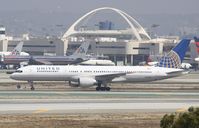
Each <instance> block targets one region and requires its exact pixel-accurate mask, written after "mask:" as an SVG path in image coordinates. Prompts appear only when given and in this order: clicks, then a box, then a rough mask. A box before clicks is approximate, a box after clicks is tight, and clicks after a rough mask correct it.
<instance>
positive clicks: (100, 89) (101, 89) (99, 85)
mask: <svg viewBox="0 0 199 128" xmlns="http://www.w3.org/2000/svg"><path fill="white" fill-rule="evenodd" d="M101 85H104V87H102V86H101ZM110 90H111V88H110V87H107V83H106V82H103V83H102V82H98V84H97V87H96V91H110Z"/></svg>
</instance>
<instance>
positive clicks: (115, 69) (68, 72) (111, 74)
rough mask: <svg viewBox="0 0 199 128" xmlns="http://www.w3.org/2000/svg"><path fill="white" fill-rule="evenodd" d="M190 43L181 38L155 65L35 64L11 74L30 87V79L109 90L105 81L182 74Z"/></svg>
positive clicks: (133, 79) (161, 77)
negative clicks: (182, 64)
mask: <svg viewBox="0 0 199 128" xmlns="http://www.w3.org/2000/svg"><path fill="white" fill-rule="evenodd" d="M189 43H190V40H188V39H184V40H182V41H181V42H180V43H179V44H178V45H177V46H176V47H174V48H173V49H172V50H171V51H170V52H169V53H168V54H167V56H164V57H162V58H161V59H160V61H159V63H158V65H157V67H152V66H60V65H52V66H48V65H35V66H26V67H23V68H20V69H18V70H17V71H16V72H14V73H13V74H11V76H10V77H11V78H12V79H15V80H22V81H28V82H29V84H30V86H31V89H32V90H34V86H33V81H69V85H70V86H73V87H83V88H84V87H85V88H86V87H91V86H97V87H96V90H97V91H105V90H106V91H109V90H110V87H108V86H107V83H116V82H122V83H123V82H126V83H133V82H147V81H155V80H161V79H167V78H170V77H176V76H179V75H182V74H183V73H184V70H183V69H180V66H181V63H182V61H183V58H184V56H185V52H186V50H187V47H188V45H189Z"/></svg>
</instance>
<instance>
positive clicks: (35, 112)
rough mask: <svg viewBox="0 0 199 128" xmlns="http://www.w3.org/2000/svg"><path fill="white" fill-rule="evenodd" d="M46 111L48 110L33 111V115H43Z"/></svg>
mask: <svg viewBox="0 0 199 128" xmlns="http://www.w3.org/2000/svg"><path fill="white" fill-rule="evenodd" d="M47 111H49V110H48V109H38V110H36V111H34V112H33V114H38V113H44V112H47Z"/></svg>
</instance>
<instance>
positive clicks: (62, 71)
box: [11, 65, 183, 82]
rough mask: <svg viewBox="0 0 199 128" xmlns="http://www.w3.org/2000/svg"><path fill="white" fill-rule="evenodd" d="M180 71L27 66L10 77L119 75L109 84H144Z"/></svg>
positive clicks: (50, 78)
mask: <svg viewBox="0 0 199 128" xmlns="http://www.w3.org/2000/svg"><path fill="white" fill-rule="evenodd" d="M182 71H183V70H182V69H171V68H162V67H150V66H56V65H54V66H47V65H43V66H42V65H40V66H27V67H23V69H18V70H17V72H15V73H13V74H12V75H11V78H12V79H15V80H23V81H75V80H77V79H78V78H92V79H95V80H96V79H97V80H99V79H100V78H99V79H98V78H96V77H103V76H104V77H106V76H107V77H109V76H112V75H115V74H120V75H119V76H117V77H114V78H113V79H111V81H110V82H145V81H154V80H161V79H167V78H170V77H174V76H178V75H181V73H182Z"/></svg>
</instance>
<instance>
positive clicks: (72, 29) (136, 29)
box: [63, 7, 151, 41]
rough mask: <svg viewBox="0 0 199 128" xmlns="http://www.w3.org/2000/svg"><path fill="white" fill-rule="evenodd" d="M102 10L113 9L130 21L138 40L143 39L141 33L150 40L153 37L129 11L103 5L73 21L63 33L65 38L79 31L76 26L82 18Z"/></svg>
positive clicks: (129, 23)
mask: <svg viewBox="0 0 199 128" xmlns="http://www.w3.org/2000/svg"><path fill="white" fill-rule="evenodd" d="M101 10H112V11H114V12H116V13H118V14H119V15H120V16H121V17H122V18H123V19H124V20H125V21H126V22H127V23H128V25H129V26H130V28H131V30H132V35H133V36H135V37H136V38H137V40H138V41H142V37H141V35H144V36H145V37H146V38H147V39H148V40H150V39H151V37H150V36H149V35H148V34H147V33H146V31H145V30H144V29H143V27H142V26H141V25H140V24H139V23H138V22H137V21H136V20H135V19H134V18H133V17H131V16H130V15H128V14H127V13H125V12H123V11H121V10H119V9H116V8H111V7H102V8H97V9H94V10H92V11H90V12H88V13H86V14H85V15H83V16H82V17H81V18H79V19H78V20H77V21H76V22H75V23H73V24H72V26H71V27H70V28H69V29H68V30H67V31H66V33H65V34H64V35H63V40H65V39H67V38H68V37H69V36H70V35H72V34H74V33H77V31H76V30H75V27H76V26H77V25H78V24H79V23H80V22H81V21H82V20H84V19H85V18H86V17H88V16H90V15H92V14H94V13H96V12H98V11H101Z"/></svg>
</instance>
